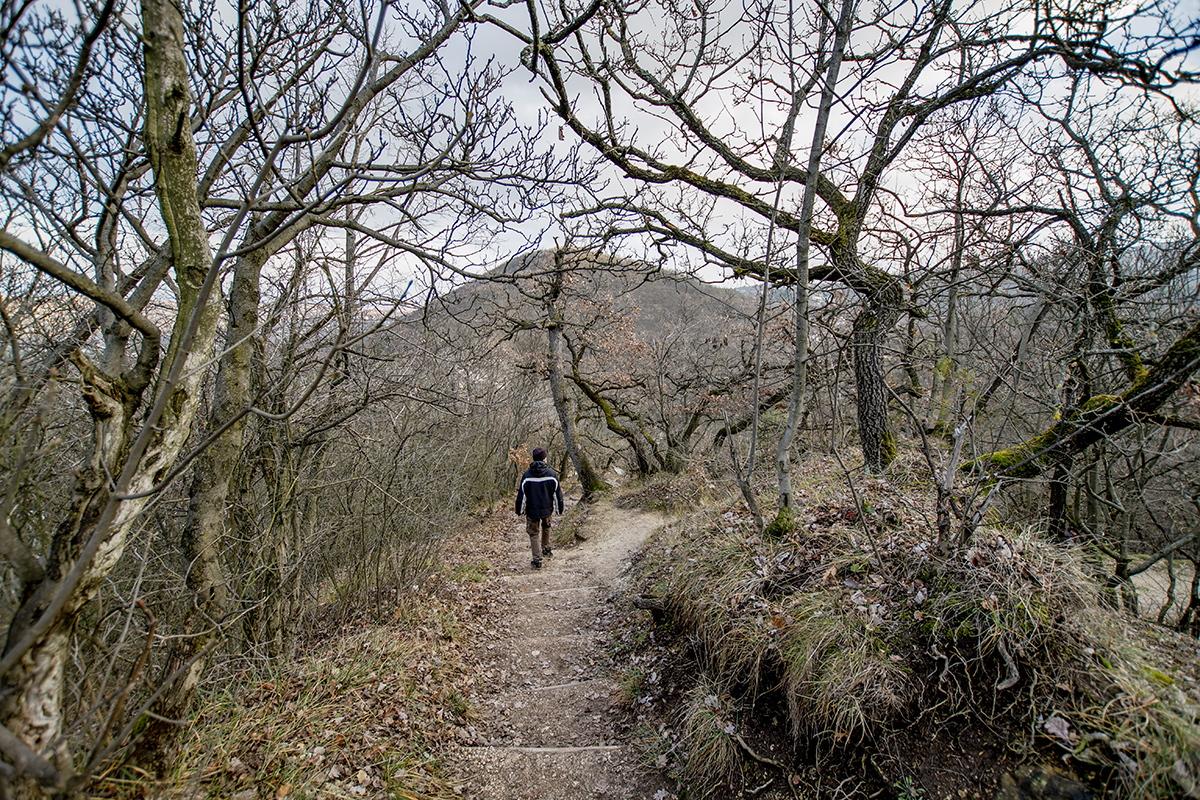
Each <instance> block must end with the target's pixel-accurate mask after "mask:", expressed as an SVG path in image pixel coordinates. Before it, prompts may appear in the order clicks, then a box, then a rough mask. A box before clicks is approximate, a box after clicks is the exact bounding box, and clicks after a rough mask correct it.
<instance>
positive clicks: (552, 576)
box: [450, 503, 673, 800]
mask: <svg viewBox="0 0 1200 800" xmlns="http://www.w3.org/2000/svg"><path fill="white" fill-rule="evenodd" d="M665 521H666V519H665V518H664V517H662V516H658V515H654V514H647V513H645V512H637V511H626V510H622V509H618V508H615V507H613V506H612V505H610V504H608V503H601V504H598V505H597V506H595V507H593V509H592V510H591V511H590V513H589V514H588V517H587V519H586V520H584V522H583V525H582V530H581V532H582V533H583V534H584V535H585V536H586V537H587V540H586V541H584V542H581V543H579V544H578V545H577V546H573V547H568V548H559V549H556V550H555V551H554V555H553V556H552V557H550V558H547V559H544V561H543V567H542V569H541V570H533V569H531V568H530V567H529V549H528V539H527V538H526V536H525V534H524V531H523V529H521V530H520V531H519V532H518V531H517V523H516V521H515V520H514V525H513V529H514V535H513V537H512V546H511V558H513V559H514V561H515V563H518V564H521V565H523V566H522V567H521V568H520V569H517V570H516V571H514V572H512V573H510V574H509V575H506V576H504V577H503V578H502V579H501V580H503V581H504V582H505V584H506V588H507V590H508V594H509V597H510V598H511V599H512V602H511V603H510V604H509V607H508V609H507V611H506V613H505V616H504V618H503V619H502V620H501V621H500V623H499V625H498V626H497V630H496V635H495V638H493V639H492V640H490V641H487V642H485V643H483V644H482V645H481V647H482V650H481V652H480V654H479V655H480V659H479V660H480V662H481V667H480V679H481V680H480V681H479V682H478V683H477V684H476V686H477V688H478V687H480V686H483V687H491V689H490V691H489V690H487V689H484V690H483V691H482V692H478V693H477V694H476V695H475V697H474V698H473V710H474V712H475V714H476V715H477V717H476V719H475V720H474V721H473V726H472V727H471V728H468V729H467V735H466V736H464V737H463V738H464V740H465V741H464V742H463V743H462V744H461V746H459V747H457V748H455V750H454V751H453V752H452V754H451V756H450V766H451V768H452V770H453V771H454V772H455V773H456V774H457V775H458V780H459V781H460V782H461V784H460V785H461V786H462V787H463V793H464V796H466V797H471V798H487V799H488V800H509V798H513V799H515V798H553V800H574V799H575V798H612V799H613V800H624V799H629V800H632V799H633V798H637V799H638V800H643V799H644V800H651V798H658V799H659V800H662V799H663V798H667V797H671V796H673V795H671V794H670V793H669V791H668V786H667V783H666V782H665V781H664V780H663V779H662V778H661V777H660V776H657V775H650V774H646V773H644V772H643V771H640V770H639V769H638V766H637V760H638V754H637V752H636V750H635V749H634V748H633V747H632V746H631V744H630V743H629V742H628V741H627V740H626V738H623V734H622V733H621V732H620V727H619V722H620V721H621V720H622V719H623V718H624V716H625V715H624V712H623V711H622V710H621V709H620V708H618V707H617V706H616V705H615V702H616V700H615V698H616V695H617V691H618V687H617V683H616V680H615V676H613V675H611V674H609V673H610V670H609V669H608V667H607V664H608V657H607V655H606V650H607V647H606V644H607V637H608V635H609V629H610V624H609V623H610V621H611V620H612V619H613V618H614V617H615V616H616V615H617V612H616V609H615V608H614V607H613V603H612V598H613V594H614V591H616V589H617V588H618V587H619V585H620V582H621V579H622V573H623V572H624V570H625V568H626V567H627V565H628V561H629V557H630V555H632V553H633V552H634V551H635V550H637V549H638V548H639V547H640V546H641V545H642V543H643V542H644V541H645V540H646V537H647V536H648V535H649V534H650V533H651V531H653V530H654V529H655V528H657V527H659V526H661V525H662V524H664V522H665Z"/></svg>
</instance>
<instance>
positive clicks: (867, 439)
mask: <svg viewBox="0 0 1200 800" xmlns="http://www.w3.org/2000/svg"><path fill="white" fill-rule="evenodd" d="M897 299H898V298H897ZM899 318H900V311H899V308H898V303H897V304H895V305H893V304H890V303H887V301H886V300H885V301H884V302H883V303H880V302H878V301H876V300H875V299H874V298H872V299H871V301H870V303H869V305H868V306H867V308H865V309H863V311H862V313H860V314H859V315H858V317H857V318H856V319H855V320H854V338H853V343H854V388H855V391H856V392H857V395H858V403H857V406H858V407H857V411H858V435H859V438H860V440H861V443H862V453H863V460H864V461H865V462H866V466H867V471H868V472H873V473H879V472H882V471H883V470H884V468H885V467H887V465H888V464H890V463H892V460H893V459H894V458H895V457H896V436H895V434H894V433H893V432H892V426H891V422H890V420H889V419H888V402H887V401H888V396H887V387H886V386H885V385H884V373H883V364H882V360H881V358H880V355H879V354H880V350H881V349H882V348H883V341H884V339H885V338H886V337H887V334H888V332H889V331H890V330H891V329H892V328H893V327H894V326H895V324H896V322H897V321H898V320H899Z"/></svg>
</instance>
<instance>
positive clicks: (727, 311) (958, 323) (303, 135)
mask: <svg viewBox="0 0 1200 800" xmlns="http://www.w3.org/2000/svg"><path fill="white" fill-rule="evenodd" d="M529 9H530V10H531V12H532V16H529V17H522V16H521V15H518V14H514V13H513V11H512V10H511V9H502V8H498V7H489V6H488V5H487V4H486V3H485V2H484V0H473V1H472V2H469V3H462V4H460V5H458V6H454V7H451V6H448V5H445V4H442V3H436V2H435V3H428V4H419V3H418V4H413V3H393V2H390V1H389V0H382V2H378V3H364V4H361V5H358V6H353V7H349V6H346V5H345V4H342V3H310V4H308V5H307V6H304V7H299V6H290V5H285V4H279V3H273V2H268V3H257V4H253V5H250V6H245V5H243V6H238V7H236V8H234V7H231V6H225V5H222V4H218V3H214V2H209V1H208V0H202V1H201V2H199V3H196V4H194V5H192V6H188V7H186V8H183V9H180V8H179V7H178V6H175V5H173V4H171V3H168V2H165V1H164V0H143V2H142V3H141V4H140V6H135V5H125V4H123V3H119V2H116V0H112V2H107V3H103V4H80V5H78V6H77V7H74V8H73V9H70V10H67V9H63V8H59V7H58V6H55V5H52V4H45V5H43V4H38V3H36V2H35V3H5V4H3V5H0V28H2V29H3V31H4V35H3V40H2V42H0V78H2V81H3V88H2V95H0V197H2V198H3V210H4V221H5V224H4V227H3V230H2V231H0V321H2V323H3V324H2V326H0V347H2V348H3V352H4V357H3V366H2V367H0V389H2V390H3V398H2V399H0V478H2V489H3V491H2V493H0V512H3V513H0V553H2V554H3V556H4V559H5V561H4V565H5V566H4V569H5V572H4V580H3V588H4V601H5V602H4V607H3V613H2V617H0V618H2V620H3V622H4V625H5V626H6V642H5V647H4V653H3V656H0V756H2V758H0V781H2V782H5V785H6V786H8V788H9V790H10V792H11V794H13V796H38V795H40V794H44V793H49V792H59V791H64V790H66V791H74V790H77V789H79V788H80V787H82V786H85V785H86V784H87V782H88V780H89V779H90V777H91V776H93V775H94V774H95V771H96V770H97V768H98V767H99V765H101V764H102V763H105V762H106V761H107V760H109V759H112V758H117V757H120V758H126V759H128V760H129V761H130V762H131V763H133V764H136V765H138V766H140V767H144V768H147V769H151V770H163V769H165V768H166V766H167V765H168V763H169V760H170V755H171V753H172V743H173V741H174V738H175V736H177V734H178V730H179V727H178V724H177V722H176V721H177V720H181V719H185V718H186V716H187V712H188V709H189V708H190V705H191V702H192V698H193V697H194V695H195V693H196V691H197V690H198V687H199V686H200V685H201V683H202V681H203V680H204V679H205V676H206V675H208V674H211V671H212V669H213V666H214V664H216V663H218V662H220V661H224V660H228V659H236V658H264V659H287V658H290V657H291V656H293V655H294V653H295V651H296V648H297V646H298V645H299V644H300V643H302V640H303V635H302V634H303V628H304V622H305V621H306V620H307V619H309V618H310V616H309V615H311V614H313V613H315V612H316V611H317V610H318V609H319V608H321V607H322V606H323V605H325V604H328V603H330V602H333V603H334V606H333V607H334V608H336V609H338V610H340V611H346V610H348V609H352V608H356V607H362V606H364V605H369V604H373V603H380V602H383V600H384V599H385V598H386V597H388V596H389V595H388V593H389V592H392V591H394V590H395V589H396V588H397V587H399V586H408V585H410V584H411V582H412V579H413V578H414V577H416V576H419V575H420V574H421V572H422V571H423V570H424V569H426V568H427V567H428V566H429V565H430V564H431V563H432V562H433V559H434V558H435V557H436V551H437V546H438V542H439V541H440V540H441V539H442V538H443V537H444V535H445V534H446V533H447V532H449V531H451V530H452V529H453V528H454V526H455V525H457V524H459V519H460V516H461V515H462V514H464V513H465V512H467V511H469V510H471V509H473V508H476V507H478V506H479V505H484V504H490V503H493V502H495V501H496V500H497V499H498V498H499V497H501V496H506V495H507V493H508V492H510V491H511V488H512V487H511V484H512V481H513V478H514V474H513V470H514V469H515V466H514V465H513V464H512V463H511V462H510V461H509V458H508V454H509V451H510V448H520V446H521V445H522V444H525V443H532V441H534V440H535V439H536V440H537V441H539V442H541V443H542V444H550V445H551V446H552V447H554V448H555V450H556V452H559V453H565V454H566V455H567V456H568V457H569V461H570V465H571V470H570V471H572V472H574V473H575V475H576V476H577V477H578V480H579V481H580V482H581V484H582V485H583V489H584V491H585V493H587V494H590V493H592V492H595V491H598V490H600V489H601V488H603V485H604V482H605V480H606V478H605V475H604V469H605V468H606V467H607V466H610V465H613V464H618V463H620V464H624V465H626V466H628V467H630V468H631V469H632V470H634V471H636V472H640V473H644V474H648V473H651V472H655V471H659V470H665V471H680V470H682V469H684V468H686V467H687V466H688V465H689V464H691V463H693V462H694V461H696V460H699V459H704V460H706V461H708V462H710V463H716V462H718V461H721V460H723V459H726V458H728V456H727V455H726V450H727V449H728V452H732V453H733V454H734V462H735V467H736V469H735V472H736V473H737V478H738V480H739V482H740V483H741V485H742V486H743V490H744V492H745V495H746V499H747V502H748V503H750V504H751V506H752V507H753V508H754V509H755V513H756V514H760V509H759V505H760V504H761V505H764V506H766V507H767V508H768V511H769V509H770V507H771V506H772V505H773V502H774V501H773V498H770V497H756V495H755V492H754V491H753V490H752V489H751V488H750V487H751V485H752V482H751V480H750V473H752V472H753V470H755V469H756V468H759V467H760V465H761V463H762V462H765V461H767V460H768V458H770V457H764V456H763V455H762V454H763V453H764V452H767V449H766V448H767V445H768V444H770V445H772V446H775V447H776V448H777V449H776V450H775V451H774V454H773V458H774V462H775V466H776V469H777V474H778V476H779V478H778V482H779V510H778V516H777V517H776V518H775V523H774V526H773V528H772V530H774V531H775V532H778V531H779V530H780V529H781V528H784V527H786V526H787V525H789V524H791V523H790V521H789V512H788V511H787V510H788V509H790V508H791V507H793V506H794V505H795V503H797V502H798V501H797V499H796V498H795V497H794V496H793V494H792V492H791V489H790V485H789V483H788V464H789V462H790V460H791V459H792V458H794V457H795V455H796V453H797V452H798V451H800V450H803V449H809V448H820V449H828V450H834V451H836V452H838V453H839V454H841V453H844V452H846V451H847V449H848V447H849V446H855V447H857V448H858V449H859V450H860V452H861V457H860V459H858V461H859V463H861V465H862V468H865V469H866V470H868V471H871V472H883V471H886V469H887V468H888V464H889V462H890V461H891V459H892V458H893V457H894V455H895V453H896V447H897V437H898V436H901V435H906V434H907V435H908V436H909V437H910V438H911V439H912V440H913V441H914V442H915V443H916V446H919V447H923V449H924V451H925V453H926V454H927V456H928V458H929V463H930V466H931V467H932V469H933V471H934V472H935V474H937V475H938V484H939V498H940V500H939V503H938V509H937V510H936V519H937V522H936V525H935V529H934V530H933V531H932V533H933V534H934V535H935V536H936V537H937V539H938V541H939V544H940V545H941V549H942V550H943V552H947V551H950V550H952V549H953V548H955V547H962V546H965V545H966V544H968V543H969V541H970V537H971V535H972V532H973V530H974V527H975V526H976V525H978V524H979V521H980V520H981V519H983V518H984V516H985V515H986V514H987V513H989V511H991V512H994V510H995V509H997V508H1003V509H1004V510H1005V511H1006V513H1008V514H1009V515H1018V514H1021V513H1027V514H1029V515H1030V517H1031V518H1033V520H1032V521H1046V524H1047V526H1048V529H1049V530H1050V532H1051V533H1052V534H1054V535H1058V536H1061V537H1066V536H1076V537H1080V538H1081V539H1083V540H1086V541H1087V542H1089V543H1090V544H1092V545H1094V546H1095V547H1096V548H1097V551H1098V552H1100V553H1103V554H1106V555H1107V556H1108V557H1109V558H1110V560H1111V563H1112V565H1113V566H1112V580H1113V585H1114V587H1116V586H1123V585H1127V582H1128V580H1129V578H1130V577H1131V575H1133V574H1134V573H1136V572H1137V571H1139V570H1144V569H1147V568H1149V566H1150V565H1151V564H1152V563H1153V562H1154V560H1155V559H1157V558H1166V559H1171V560H1172V561H1173V559H1175V558H1177V557H1179V556H1183V557H1186V558H1188V559H1190V560H1191V561H1192V562H1193V565H1195V564H1196V563H1197V562H1200V539H1198V538H1197V537H1196V531H1197V513H1198V511H1200V485H1198V484H1197V483H1196V478H1195V475H1196V474H1197V469H1196V457H1197V442H1196V438H1195V437H1196V430H1197V429H1198V428H1200V408H1198V404H1200V394H1198V392H1197V388H1196V383H1195V378H1194V376H1195V374H1196V372H1197V369H1198V368H1200V316H1198V313H1197V304H1198V300H1200V297H1198V295H1200V272H1198V259H1200V201H1198V200H1197V198H1198V197H1200V191H1198V188H1197V181H1198V180H1200V161H1198V160H1197V155H1196V153H1197V147H1198V146H1200V145H1198V137H1197V135H1196V120H1195V117H1194V113H1195V110H1194V109H1193V108H1192V107H1191V106H1190V105H1189V104H1188V100H1187V97H1188V95H1187V91H1188V89H1189V87H1190V86H1191V85H1192V84H1193V83H1194V75H1193V74H1192V73H1189V72H1187V71H1186V69H1185V66H1186V64H1187V63H1188V59H1189V58H1190V57H1193V55H1194V53H1193V51H1194V49H1195V46H1196V36H1197V30H1196V23H1195V21H1194V20H1187V19H1180V18H1179V17H1178V16H1177V15H1178V13H1179V12H1178V11H1177V10H1176V9H1174V8H1169V7H1166V5H1164V6H1161V7H1160V6H1157V5H1154V4H1146V5H1144V6H1138V7H1121V8H1120V9H1118V8H1116V7H1112V6H1111V5H1110V4H1106V3H1095V2H1082V1H1081V2H1075V0H1069V1H1068V2H1062V3H1057V4H1051V5H1049V6H1047V5H1045V4H1028V5H1026V4H1022V3H1011V4H1007V5H1002V6H995V4H971V3H963V4H955V3H954V2H951V0H940V1H939V2H934V3H930V4H920V3H899V4H896V5H895V6H886V7H885V6H874V7H867V6H865V5H862V4H858V5H856V4H854V3H852V2H850V0H843V2H841V3H839V4H832V3H830V4H819V5H817V6H812V7H805V8H804V9H799V8H795V7H793V6H791V5H789V4H757V5H748V6H745V5H742V4H727V5H722V4H720V3H693V4H685V5H678V4H672V3H666V4H657V5H650V4H634V5H623V4H621V3H617V2H606V1H605V0H595V2H592V3H589V4H580V5H578V6H574V5H570V4H562V5H560V6H559V7H557V8H555V9H541V8H540V7H538V8H535V6H534V5H533V4H530V6H529ZM547 13H549V14H550V16H546V14H547ZM484 42H486V43H487V45H486V48H487V49H485V47H484V44H483V43H484ZM531 78H532V81H533V83H532V84H530V83H528V81H529V80H530V79H531ZM532 91H537V92H540V94H541V99H542V100H543V101H544V108H543V109H542V110H541V112H540V116H537V117H536V118H533V117H532V116H531V115H529V114H526V113H524V112H525V110H527V109H528V108H529V107H531V105H532V104H531V103H530V102H529V94H530V92H532ZM517 92H521V93H523V102H522V109H521V110H520V112H518V111H517V110H514V108H513V106H512V103H513V102H514V101H512V100H511V96H512V95H511V94H510V93H517ZM531 119H532V120H533V121H531ZM552 119H553V120H554V123H553V124H551V120H552ZM542 231H549V233H547V235H546V236H544V237H543V236H541V235H540V234H541V232H542ZM522 252H524V253H525V254H526V255H525V256H524V257H522V258H517V259H514V260H512V261H509V260H508V259H509V257H510V256H515V255H519V254H521V253H522ZM530 253H532V254H533V255H529V254H530ZM728 278H736V279H738V280H739V281H740V282H741V283H742V284H749V285H750V286H751V288H752V293H751V294H747V293H745V292H739V291H736V290H733V289H730V288H727V287H714V286H711V285H708V284H711V283H713V282H717V281H719V280H723V279H728ZM655 292H657V294H656V293H655ZM760 437H765V438H762V439H760ZM563 465H564V467H565V466H566V458H564V464H563ZM574 479H575V478H572V480H574ZM760 516H761V514H760ZM765 524H766V520H765V519H763V520H761V521H760V525H759V527H760V528H763V527H765ZM1147 552H1148V553H1151V554H1153V555H1152V556H1151V557H1150V558H1146V557H1144V556H1143V555H1137V556H1135V555H1133V554H1135V553H1138V554H1145V553H1147ZM326 607H328V606H326ZM1164 613H1165V610H1164ZM1178 624H1180V625H1182V626H1184V627H1186V628H1188V629H1190V630H1192V631H1193V632H1194V633H1200V584H1197V583H1193V585H1192V587H1191V602H1190V604H1189V605H1188V606H1187V608H1186V609H1184V610H1183V612H1182V615H1181V616H1180V617H1178Z"/></svg>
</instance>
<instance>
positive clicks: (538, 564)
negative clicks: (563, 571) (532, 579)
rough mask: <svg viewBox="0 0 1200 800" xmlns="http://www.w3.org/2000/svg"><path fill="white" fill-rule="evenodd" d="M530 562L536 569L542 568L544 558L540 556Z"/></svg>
mask: <svg viewBox="0 0 1200 800" xmlns="http://www.w3.org/2000/svg"><path fill="white" fill-rule="evenodd" d="M529 563H530V565H531V566H532V567H533V568H534V569H541V568H542V560H541V559H540V558H535V559H534V560H533V561H530V562H529Z"/></svg>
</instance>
